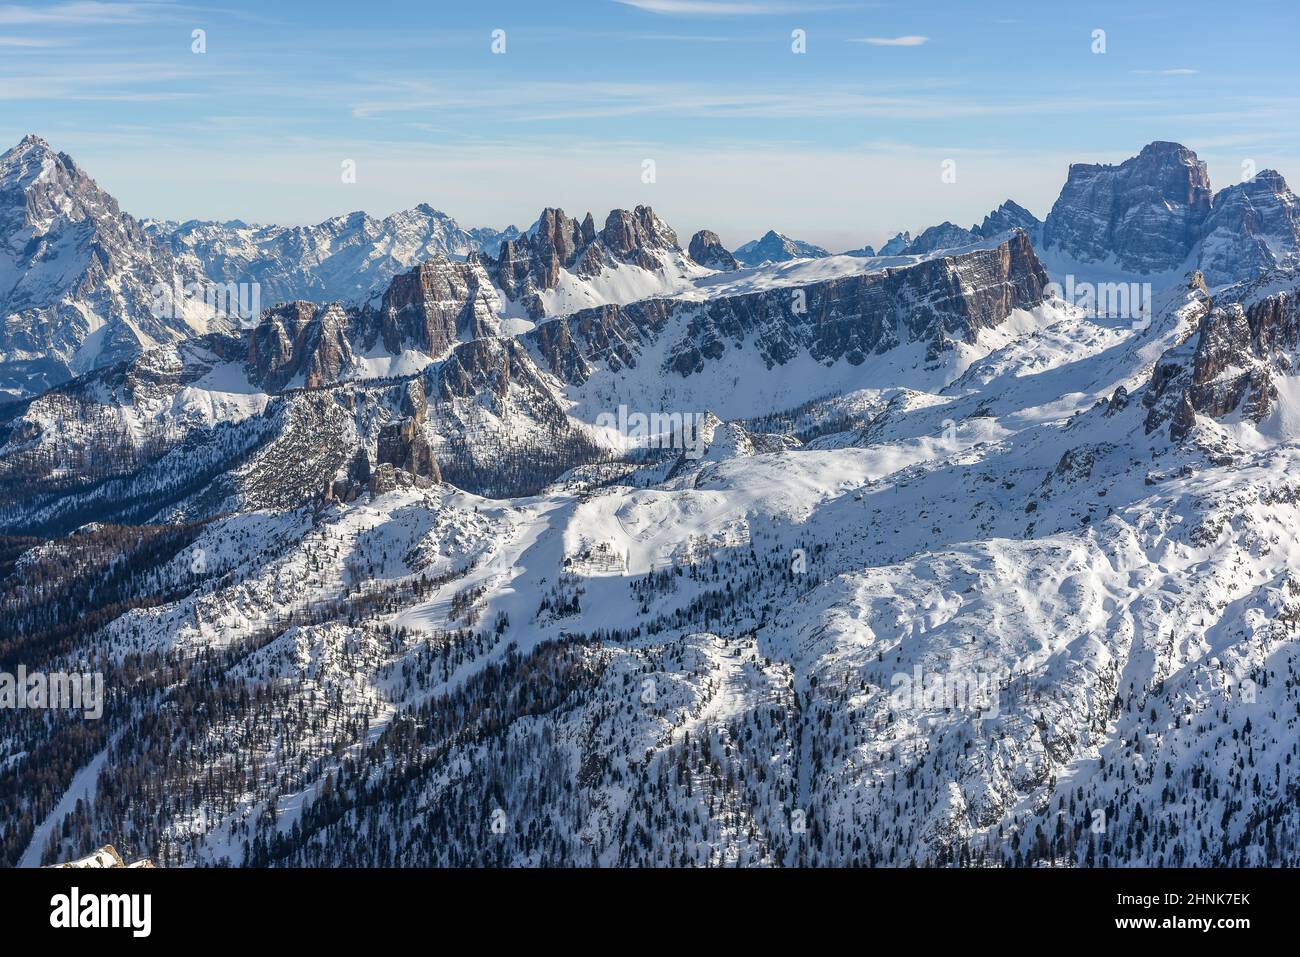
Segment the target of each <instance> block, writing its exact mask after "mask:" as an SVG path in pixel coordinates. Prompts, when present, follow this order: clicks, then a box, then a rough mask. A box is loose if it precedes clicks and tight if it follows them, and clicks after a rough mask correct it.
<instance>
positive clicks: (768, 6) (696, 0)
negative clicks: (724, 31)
mask: <svg viewBox="0 0 1300 957" xmlns="http://www.w3.org/2000/svg"><path fill="white" fill-rule="evenodd" d="M614 2H615V3H621V4H622V5H623V6H625V7H636V8H637V9H638V10H645V11H646V12H647V13H660V14H663V15H665V16H677V17H754V16H771V15H773V14H780V13H805V12H807V11H809V10H816V9H823V10H824V9H826V8H825V7H810V6H808V5H807V4H794V3H768V2H761V0H760V2H738V0H614Z"/></svg>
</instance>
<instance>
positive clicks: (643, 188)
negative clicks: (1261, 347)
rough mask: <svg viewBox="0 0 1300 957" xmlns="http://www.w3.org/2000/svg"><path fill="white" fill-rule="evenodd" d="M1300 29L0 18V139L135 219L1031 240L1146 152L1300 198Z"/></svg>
mask: <svg viewBox="0 0 1300 957" xmlns="http://www.w3.org/2000/svg"><path fill="white" fill-rule="evenodd" d="M1298 27H1300V11H1298V9H1297V7H1296V5H1295V4H1293V3H1289V2H1284V0H1277V2H1270V0H1263V2H1257V3H1253V4H1250V5H1239V4H1224V3H1221V2H1216V3H1195V2H1187V0H1182V2H1163V0H1161V2H1145V3H1144V2H1137V0H1128V2H1122V3H1121V2H1117V3H1072V4H1056V3H1031V2H1025V3H1021V2H1012V3H996V2H978V3H977V2H956V0H950V2H938V0H936V2H924V0H907V2H898V3H885V2H881V3H874V2H864V3H854V2H849V0H846V2H839V0H826V2H817V0H813V2H807V3H799V2H793V0H621V2H620V0H569V2H564V0H557V2H545V3H543V2H531V3H525V2H488V0H478V2H466V0H457V2H448V3H444V2H438V0H433V2H421V3H398V2H385V0H373V2H365V3H358V2H355V0H353V2H338V0H316V2H310V3H308V2H297V0H290V2H275V3H267V2H258V3H252V2H244V0H225V2H223V3H221V4H220V5H219V6H212V7H207V6H204V5H200V4H181V3H164V2H157V3H154V2H148V3H137V2H121V3H116V2H114V3H94V2H72V3H60V2H52V3H50V2H47V3H38V4H21V3H20V4H0V101H2V105H0V139H3V141H4V143H5V145H11V144H12V143H14V142H17V140H18V139H19V138H20V137H21V136H22V135H23V134H24V133H26V132H36V133H39V134H41V135H42V136H44V137H45V138H46V139H48V140H50V142H51V143H52V144H53V145H54V146H55V147H57V148H59V149H62V150H64V151H66V152H68V153H70V154H71V155H72V156H73V157H74V158H75V159H76V160H77V161H78V162H79V163H80V164H81V165H82V167H83V168H85V169H86V170H87V171H88V172H90V174H91V175H92V176H94V177H95V178H96V179H97V180H98V181H99V182H100V184H101V185H103V186H104V187H105V188H107V189H109V190H110V191H111V192H113V193H114V195H116V196H117V197H118V199H119V200H120V201H121V202H122V205H123V208H125V209H126V210H127V211H129V212H131V213H133V214H135V215H137V216H141V217H146V216H155V217H165V218H174V219H186V218H205V219H206V218H214V219H229V218H241V219H245V220H249V221H259V222H292V223H301V222H316V221H319V220H321V219H324V218H326V217H328V216H331V215H335V214H339V213H344V212H348V211H351V210H355V209H366V210H368V211H369V212H372V213H375V214H380V215H382V214H385V213H388V212H391V211H393V210H394V209H400V208H405V207H409V206H413V205H415V204H416V203H419V202H427V203H430V204H431V205H433V206H435V207H437V208H439V209H443V210H445V211H447V212H448V213H451V214H452V215H454V216H455V217H456V218H457V219H458V220H460V221H461V222H462V224H464V225H493V226H502V225H505V224H506V223H510V222H513V223H517V224H519V225H521V226H526V225H527V224H528V223H530V222H531V221H532V220H533V219H534V218H535V217H536V215H537V212H538V211H539V210H540V209H541V208H542V207H543V206H547V205H557V206H562V207H564V208H565V209H566V210H567V211H569V212H570V213H579V214H580V213H582V212H585V211H587V210H588V209H590V210H592V211H593V212H594V213H596V215H597V217H602V216H603V215H604V213H605V212H607V211H608V210H609V209H610V208H612V207H615V206H632V205H634V204H636V203H649V204H651V205H653V206H654V207H655V208H656V210H657V211H659V212H660V213H661V215H663V216H664V217H665V218H666V219H667V220H668V221H669V222H670V223H671V224H672V225H674V226H675V227H676V228H677V229H678V231H679V232H680V233H682V234H683V237H685V236H686V235H689V233H690V232H691V231H693V230H695V229H697V228H700V227H709V228H712V229H714V230H716V231H717V232H718V233H720V234H721V236H722V238H723V240H724V242H727V243H728V244H729V245H732V246H734V245H738V244H739V243H741V242H744V241H746V240H748V239H752V238H755V237H756V236H757V235H759V234H760V233H761V232H763V231H764V230H766V229H767V228H769V227H775V228H778V229H780V230H782V231H784V232H787V233H789V234H790V235H793V236H797V237H799V238H802V239H807V240H810V241H813V242H819V243H821V244H823V245H827V246H829V247H831V248H834V249H844V248H849V247H851V246H857V245H861V244H862V243H864V242H872V243H878V242H880V241H881V240H882V239H884V238H886V237H887V236H888V235H892V234H893V233H894V232H895V231H897V230H900V229H912V230H913V231H915V230H917V229H919V228H923V227H924V226H926V225H930V224H933V223H935V222H938V221H941V220H944V219H951V220H953V221H956V222H958V223H960V224H962V225H969V224H970V223H971V222H973V221H977V220H979V219H980V218H981V217H982V216H983V215H984V213H985V212H987V211H988V210H989V209H991V208H993V207H994V206H996V205H997V204H998V203H999V202H1001V201H1002V200H1003V199H1006V198H1008V197H1011V198H1014V199H1016V200H1017V201H1019V202H1021V203H1022V204H1024V205H1026V206H1028V207H1029V208H1030V209H1031V210H1033V211H1034V212H1035V213H1037V214H1039V215H1040V216H1041V215H1044V214H1045V213H1046V211H1047V209H1048V208H1049V207H1050V204H1051V202H1052V200H1053V199H1054V198H1055V196H1056V194H1057V192H1058V191H1059V189H1060V186H1061V183H1062V182H1063V181H1064V178H1065V174H1066V169H1067V167H1068V164H1069V163H1070V162H1118V161H1120V160H1122V159H1124V158H1125V157H1127V156H1130V155H1133V154H1134V153H1136V152H1137V150H1138V149H1139V148H1140V147H1141V146H1142V145H1143V144H1145V143H1147V142H1149V141H1151V140H1155V139H1169V140H1177V141H1179V142H1182V143H1184V144H1186V145H1187V146H1189V147H1191V148H1192V149H1194V150H1196V151H1197V152H1198V154H1200V156H1201V157H1202V158H1203V159H1205V160H1207V161H1208V162H1209V164H1210V174H1211V177H1212V180H1213V181H1214V183H1215V185H1216V187H1222V186H1225V185H1228V183H1230V182H1232V181H1235V180H1237V179H1239V178H1240V176H1241V166H1242V163H1243V162H1245V161H1247V160H1250V161H1253V162H1254V163H1255V165H1256V166H1257V168H1259V169H1264V168H1267V167H1273V168H1277V169H1279V170H1281V171H1282V173H1283V174H1284V175H1289V176H1291V177H1292V179H1293V180H1294V179H1300V142H1298V140H1300V123H1297V119H1300V110H1298V109H1297V106H1298V105H1300V99H1298V94H1297V93H1296V87H1297V83H1296V80H1297V68H1296V66H1295V53H1294V50H1295V42H1296V38H1297V37H1298V36H1300V30H1298V29H1297V28H1298ZM196 29H202V30H204V31H205V32H206V52H205V53H202V54H198V53H194V52H193V51H192V46H193V40H192V32H193V31H194V30H196ZM796 29H798V30H803V31H805V34H806V51H807V52H805V53H802V54H799V53H795V52H793V50H792V42H793V41H792V36H791V34H792V31H794V30H796ZM1099 29H1100V30H1104V31H1105V53H1101V54H1098V53H1094V52H1092V48H1093V46H1094V42H1095V41H1094V39H1093V31H1094V30H1099ZM494 30H504V31H505V52H504V53H502V54H496V53H493V51H492V42H493V38H492V33H493V31H494ZM647 159H652V160H654V163H655V168H654V172H655V181H654V182H652V183H647V182H644V181H643V168H644V166H643V164H644V161H645V160H647ZM344 160H353V161H354V162H355V164H356V171H357V174H356V182H354V183H344V182H342V176H341V168H342V163H343V161H344ZM945 160H953V161H954V162H955V169H956V181H955V182H951V183H946V182H943V180H942V176H941V173H942V169H943V165H942V164H943V163H944V161H945Z"/></svg>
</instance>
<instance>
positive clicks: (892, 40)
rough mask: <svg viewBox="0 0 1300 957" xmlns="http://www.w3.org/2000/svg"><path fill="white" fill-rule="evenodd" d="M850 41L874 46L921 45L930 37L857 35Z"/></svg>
mask: <svg viewBox="0 0 1300 957" xmlns="http://www.w3.org/2000/svg"><path fill="white" fill-rule="evenodd" d="M849 42H850V43H868V44H870V45H871V46H873V47H919V46H920V45H921V44H922V43H929V42H930V38H929V37H916V36H909V37H855V38H853V39H850V40H849Z"/></svg>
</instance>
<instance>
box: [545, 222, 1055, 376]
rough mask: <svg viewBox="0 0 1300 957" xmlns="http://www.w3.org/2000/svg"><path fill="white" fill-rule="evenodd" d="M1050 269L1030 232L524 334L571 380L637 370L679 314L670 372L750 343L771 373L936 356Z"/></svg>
mask: <svg viewBox="0 0 1300 957" xmlns="http://www.w3.org/2000/svg"><path fill="white" fill-rule="evenodd" d="M1047 281H1048V280H1047V274H1046V273H1045V272H1044V270H1043V268H1042V265H1041V264H1040V263H1039V262H1038V258H1037V257H1036V256H1035V255H1034V251H1033V248H1032V247H1031V246H1030V244H1029V240H1028V238H1027V237H1026V235H1025V234H1024V233H1023V232H1016V233H1013V234H1011V235H1010V236H1009V237H1008V239H1007V240H1006V241H1005V242H1003V243H1001V244H999V245H997V246H993V247H991V248H987V249H979V250H974V251H971V252H969V253H965V254H963V255H960V256H956V257H947V258H939V259H933V260H927V261H924V262H921V263H917V264H914V265H909V266H906V267H900V268H896V269H886V270H883V271H880V272H874V273H866V274H859V275H852V276H846V277H842V278H837V279H829V280H824V281H820V282H815V283H809V284H807V285H806V286H802V287H799V288H798V289H776V290H770V291H764V292H756V293H748V294H743V295H736V296H728V297H723V298H718V299H713V300H709V301H707V302H704V303H693V302H680V301H674V300H665V299H651V300H646V301H642V302H636V303H632V304H630V305H626V306H602V307H600V308H597V309H586V310H583V311H581V312H578V313H575V314H574V315H572V316H568V317H565V318H563V319H557V320H554V321H552V322H548V323H544V324H543V325H541V326H539V327H538V328H537V329H535V330H533V331H532V332H530V333H529V334H528V335H527V336H526V337H525V338H526V340H527V341H528V343H529V344H530V346H533V347H535V349H536V351H537V353H538V354H539V355H540V356H541V357H542V359H543V362H544V364H545V365H546V367H547V368H548V369H549V370H550V371H551V372H552V373H554V374H555V375H557V376H559V377H560V378H562V379H564V380H565V381H567V382H571V383H578V382H582V381H585V380H586V378H587V377H588V376H589V375H590V374H591V372H592V371H593V368H594V363H595V362H596V361H599V362H601V363H604V364H605V365H606V366H607V367H609V368H611V369H614V370H615V371H617V370H618V369H620V368H623V367H625V366H634V365H636V363H637V361H638V358H639V356H640V354H641V352H642V351H643V347H644V344H645V343H647V342H648V341H650V340H652V339H655V338H657V337H658V335H659V334H660V331H661V330H662V329H663V328H664V327H665V326H666V325H667V324H668V323H669V321H670V320H671V319H674V318H678V317H681V318H683V319H684V320H685V325H686V331H685V334H683V335H681V336H680V338H679V339H677V340H676V341H674V342H672V343H671V344H670V345H669V347H668V359H667V361H666V369H667V370H668V371H671V372H673V373H676V374H678V375H682V376H689V375H693V374H697V373H702V372H704V371H705V370H706V369H707V368H708V364H709V362H710V361H713V360H716V359H719V358H720V357H721V356H722V355H723V353H724V352H725V351H726V350H727V349H728V348H730V346H729V345H728V343H733V342H737V341H742V340H752V341H753V343H754V345H755V347H756V348H757V349H758V350H759V354H760V355H761V356H762V357H763V359H764V361H765V362H766V363H767V365H768V367H769V368H771V367H774V366H779V365H784V364H785V363H786V362H788V361H789V360H790V359H792V358H793V357H794V356H796V355H798V354H799V353H800V352H807V353H808V354H809V355H811V356H812V357H813V358H814V359H816V360H818V361H825V362H834V361H836V360H838V359H841V358H842V359H846V360H847V361H849V362H851V363H854V364H857V363H861V362H862V361H863V360H864V359H865V358H866V356H867V355H870V354H879V353H882V352H885V351H887V350H889V349H892V348H894V347H895V346H898V345H900V344H901V343H903V342H923V343H925V344H926V346H927V351H928V353H929V354H930V356H931V357H936V358H937V357H938V355H939V354H940V353H941V352H942V351H943V350H944V349H946V348H948V347H950V346H951V344H952V342H953V341H954V340H961V341H965V342H973V341H974V338H975V336H976V334H977V333H978V331H979V330H980V329H984V328H990V327H992V326H995V325H997V324H999V323H1001V322H1002V321H1003V320H1004V319H1006V318H1007V316H1008V315H1010V313H1011V311H1012V310H1013V309H1018V308H1019V309H1029V308H1032V307H1034V306H1036V305H1038V304H1039V303H1040V302H1042V297H1043V290H1044V288H1045V287H1046V285H1047Z"/></svg>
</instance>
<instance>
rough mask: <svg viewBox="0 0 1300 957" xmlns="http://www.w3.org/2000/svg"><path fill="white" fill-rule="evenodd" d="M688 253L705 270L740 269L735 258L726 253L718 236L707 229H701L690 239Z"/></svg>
mask: <svg viewBox="0 0 1300 957" xmlns="http://www.w3.org/2000/svg"><path fill="white" fill-rule="evenodd" d="M688 252H689V253H690V256H691V258H692V259H694V260H695V261H696V262H697V263H699V264H700V265H701V266H704V267H705V268H707V269H718V270H722V271H730V270H733V269H739V268H740V264H739V263H738V262H736V257H735V256H733V255H731V253H729V252H727V250H726V248H725V247H724V246H723V245H722V240H720V239H719V238H718V234H717V233H715V232H712V231H711V230H708V229H701V230H700V231H699V232H697V233H696V234H695V235H694V236H692V237H691V245H690V248H689V249H688Z"/></svg>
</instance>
